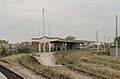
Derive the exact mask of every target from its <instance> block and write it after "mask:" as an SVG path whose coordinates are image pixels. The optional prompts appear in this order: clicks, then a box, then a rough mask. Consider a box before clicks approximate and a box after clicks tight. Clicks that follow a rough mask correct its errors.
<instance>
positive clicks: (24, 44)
mask: <svg viewBox="0 0 120 79" xmlns="http://www.w3.org/2000/svg"><path fill="white" fill-rule="evenodd" d="M19 46H20V47H25V48H32V42H27V41H26V42H21V43H20V45H19Z"/></svg>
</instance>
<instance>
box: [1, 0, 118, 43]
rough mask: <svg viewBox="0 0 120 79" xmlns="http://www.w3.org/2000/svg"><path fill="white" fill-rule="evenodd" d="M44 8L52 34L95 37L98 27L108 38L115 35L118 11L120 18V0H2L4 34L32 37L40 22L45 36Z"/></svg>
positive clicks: (14, 37)
mask: <svg viewBox="0 0 120 79" xmlns="http://www.w3.org/2000/svg"><path fill="white" fill-rule="evenodd" d="M42 8H45V9H46V12H45V26H46V36H47V35H48V25H49V24H50V26H51V28H50V30H51V36H57V37H63V38H64V37H66V36H68V35H73V36H75V37H77V39H87V40H95V32H96V30H98V32H99V41H103V37H104V35H105V36H106V41H107V38H108V37H110V39H111V40H112V39H113V37H114V36H115V21H114V20H115V14H118V15H119V17H118V18H119V22H120V0H0V38H5V39H9V40H10V42H20V41H27V40H28V41H30V40H31V38H32V37H37V36H39V26H40V31H41V32H40V34H41V36H42ZM119 27H120V24H119Z"/></svg>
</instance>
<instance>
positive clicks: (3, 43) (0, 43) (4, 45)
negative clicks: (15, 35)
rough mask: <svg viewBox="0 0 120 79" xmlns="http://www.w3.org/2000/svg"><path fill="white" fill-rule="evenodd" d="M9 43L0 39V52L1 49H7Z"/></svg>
mask: <svg viewBox="0 0 120 79" xmlns="http://www.w3.org/2000/svg"><path fill="white" fill-rule="evenodd" d="M8 42H9V41H8V40H7V39H0V50H1V49H2V48H9V43H8Z"/></svg>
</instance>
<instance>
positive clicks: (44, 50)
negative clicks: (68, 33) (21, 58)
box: [43, 43, 46, 53]
mask: <svg viewBox="0 0 120 79" xmlns="http://www.w3.org/2000/svg"><path fill="white" fill-rule="evenodd" d="M45 44H46V43H43V52H44V53H45V52H46V48H45V47H46V46H45Z"/></svg>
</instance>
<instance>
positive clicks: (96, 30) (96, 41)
mask: <svg viewBox="0 0 120 79" xmlns="http://www.w3.org/2000/svg"><path fill="white" fill-rule="evenodd" d="M96 42H97V54H98V52H99V46H98V30H96Z"/></svg>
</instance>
